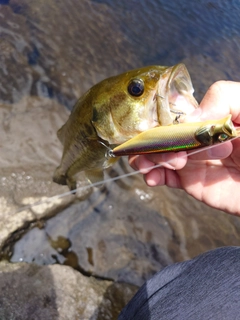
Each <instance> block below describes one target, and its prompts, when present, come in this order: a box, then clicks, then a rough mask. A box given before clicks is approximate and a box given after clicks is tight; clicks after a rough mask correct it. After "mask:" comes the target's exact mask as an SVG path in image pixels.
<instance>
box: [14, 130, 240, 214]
mask: <svg viewBox="0 0 240 320" xmlns="http://www.w3.org/2000/svg"><path fill="white" fill-rule="evenodd" d="M236 130H237V131H238V133H239V134H240V128H236ZM237 138H239V136H237V137H234V138H232V139H231V140H228V141H233V140H235V139H237ZM226 142H227V141H225V142H222V143H221V145H223V144H224V143H226ZM217 146H219V144H215V145H212V146H207V147H204V148H201V149H196V150H194V151H191V152H189V153H187V154H185V155H183V156H182V158H185V157H189V156H191V155H194V154H197V153H200V152H203V151H206V150H209V149H212V148H215V147H217ZM169 162H170V161H166V162H164V163H169ZM160 167H164V166H163V164H155V165H153V166H150V167H148V168H147V169H148V170H149V171H150V170H152V169H156V168H160ZM139 173H141V174H142V171H141V170H136V171H133V172H129V173H125V174H122V175H119V176H117V177H114V178H108V179H105V180H102V181H98V182H95V183H92V184H89V185H86V186H82V187H78V188H76V189H74V190H71V191H67V192H64V193H61V194H58V195H56V196H52V197H50V198H48V199H45V200H40V201H36V202H35V203H32V204H29V205H26V206H23V207H21V208H19V209H18V210H16V212H15V213H18V212H21V211H24V210H27V209H31V208H33V207H35V206H39V205H43V204H47V203H51V202H54V201H55V200H58V199H61V198H64V197H66V196H69V195H71V194H75V193H76V192H77V191H84V190H87V189H90V188H93V187H98V186H100V185H103V184H107V183H109V182H112V181H116V180H120V179H123V178H127V177H131V176H133V175H136V174H139Z"/></svg>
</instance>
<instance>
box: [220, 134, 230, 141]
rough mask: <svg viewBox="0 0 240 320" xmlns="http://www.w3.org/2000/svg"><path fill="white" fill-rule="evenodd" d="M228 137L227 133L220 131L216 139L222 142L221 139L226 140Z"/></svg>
mask: <svg viewBox="0 0 240 320" xmlns="http://www.w3.org/2000/svg"><path fill="white" fill-rule="evenodd" d="M227 139H228V135H227V134H226V133H221V134H220V135H219V136H218V140H219V141H220V142H223V141H226V140H227Z"/></svg>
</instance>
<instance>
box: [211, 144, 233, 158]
mask: <svg viewBox="0 0 240 320" xmlns="http://www.w3.org/2000/svg"><path fill="white" fill-rule="evenodd" d="M207 154H208V156H209V158H211V159H223V158H226V157H228V156H229V151H228V150H226V148H225V147H224V146H217V147H214V148H211V149H209V150H207Z"/></svg>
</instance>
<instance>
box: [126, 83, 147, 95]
mask: <svg viewBox="0 0 240 320" xmlns="http://www.w3.org/2000/svg"><path fill="white" fill-rule="evenodd" d="M143 91H144V82H143V81H142V80H141V79H133V80H131V82H130V83H129V85H128V92H129V93H130V95H131V96H134V97H140V96H141V95H142V94H143Z"/></svg>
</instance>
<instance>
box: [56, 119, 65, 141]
mask: <svg viewBox="0 0 240 320" xmlns="http://www.w3.org/2000/svg"><path fill="white" fill-rule="evenodd" d="M65 131H66V125H65V124H64V125H63V126H62V127H61V128H60V129H59V130H58V132H57V137H58V139H59V140H60V142H61V143H62V145H64V141H65V139H64V138H65Z"/></svg>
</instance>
